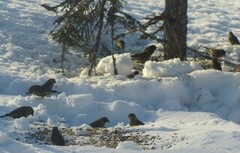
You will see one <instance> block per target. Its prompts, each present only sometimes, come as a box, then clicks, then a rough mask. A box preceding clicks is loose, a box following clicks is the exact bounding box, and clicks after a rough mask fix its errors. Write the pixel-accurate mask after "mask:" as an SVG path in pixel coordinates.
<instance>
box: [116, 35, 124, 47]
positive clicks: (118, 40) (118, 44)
mask: <svg viewBox="0 0 240 153" xmlns="http://www.w3.org/2000/svg"><path fill="white" fill-rule="evenodd" d="M115 41H116V46H117V48H118V49H124V48H125V42H124V41H123V40H122V39H120V37H117V38H116V39H115Z"/></svg>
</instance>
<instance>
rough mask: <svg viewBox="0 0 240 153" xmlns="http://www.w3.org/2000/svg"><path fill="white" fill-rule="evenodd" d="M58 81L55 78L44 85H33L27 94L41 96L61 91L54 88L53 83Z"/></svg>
mask: <svg viewBox="0 0 240 153" xmlns="http://www.w3.org/2000/svg"><path fill="white" fill-rule="evenodd" d="M55 83H56V80H55V79H49V80H48V81H47V82H45V83H44V84H43V85H33V86H31V87H30V88H29V89H28V92H27V94H29V95H37V96H39V97H41V98H43V97H45V96H47V95H49V94H52V93H61V92H59V91H55V90H52V88H53V85H54V84H55Z"/></svg>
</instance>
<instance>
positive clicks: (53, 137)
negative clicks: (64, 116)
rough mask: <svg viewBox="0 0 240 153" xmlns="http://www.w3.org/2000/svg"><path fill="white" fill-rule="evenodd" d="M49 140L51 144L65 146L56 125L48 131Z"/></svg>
mask: <svg viewBox="0 0 240 153" xmlns="http://www.w3.org/2000/svg"><path fill="white" fill-rule="evenodd" d="M50 141H51V143H52V144H53V145H57V146H65V140H64V138H63V136H62V134H61V133H60V132H59V130H58V127H53V128H52V131H51V133H50Z"/></svg>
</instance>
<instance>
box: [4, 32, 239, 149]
mask: <svg viewBox="0 0 240 153" xmlns="http://www.w3.org/2000/svg"><path fill="white" fill-rule="evenodd" d="M228 39H229V42H230V43H231V45H240V42H239V40H238V38H237V37H236V36H235V35H234V34H233V33H232V32H229V34H228ZM116 45H117V47H118V48H120V49H124V47H125V42H124V41H123V40H121V39H120V38H117V39H116ZM205 48H206V49H207V50H208V51H209V54H210V55H211V56H212V68H214V69H217V70H222V68H221V64H220V63H219V61H218V58H220V57H223V56H225V55H226V52H225V51H224V50H223V49H216V48H207V47H205ZM156 49H157V47H156V45H150V46H148V47H146V48H145V49H144V51H143V52H141V53H137V54H133V55H132V56H131V57H132V59H133V60H134V61H136V62H137V63H145V62H146V61H147V60H149V58H150V57H151V55H152V54H153V52H154V51H155V50H156ZM137 74H139V72H138V71H134V72H133V74H130V75H129V76H128V77H129V78H132V77H134V76H135V75H137ZM55 83H56V80H55V79H49V80H48V81H46V82H45V83H44V84H42V85H33V86H31V87H30V88H29V89H28V92H27V94H28V95H36V96H38V97H40V98H44V97H45V96H47V95H49V94H52V93H61V92H59V91H56V90H53V86H54V84H55ZM29 115H32V116H33V115H34V110H33V108H32V107H30V106H21V107H18V108H17V109H15V110H13V111H11V112H10V113H7V114H5V115H2V116H0V118H2V117H7V116H9V117H12V118H14V119H16V118H21V117H28V116H29ZM128 120H129V125H130V126H138V125H144V123H143V122H141V121H140V120H139V119H138V118H137V117H136V115H135V114H133V113H130V114H129V115H128ZM107 122H109V120H108V118H107V117H101V118H100V119H98V120H96V121H93V122H92V123H90V124H89V125H90V126H91V127H92V128H104V126H105V124H106V123H107ZM50 141H51V143H52V144H53V145H59V146H64V145H65V140H64V137H63V136H62V134H61V133H60V132H59V130H58V127H53V128H52V130H51V134H50Z"/></svg>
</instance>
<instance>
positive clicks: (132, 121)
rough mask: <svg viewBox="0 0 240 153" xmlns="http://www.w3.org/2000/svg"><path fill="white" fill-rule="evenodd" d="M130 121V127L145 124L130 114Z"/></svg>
mask: <svg viewBox="0 0 240 153" xmlns="http://www.w3.org/2000/svg"><path fill="white" fill-rule="evenodd" d="M128 120H129V125H130V126H138V125H144V123H143V122H141V121H140V120H139V119H138V118H137V117H136V115H135V114H133V113H130V114H129V115H128Z"/></svg>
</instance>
